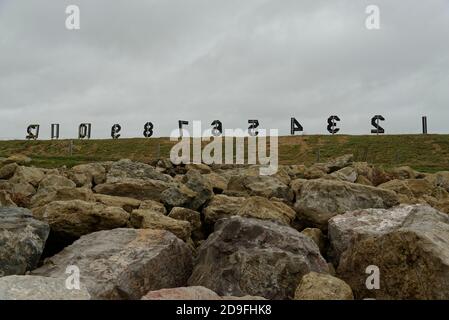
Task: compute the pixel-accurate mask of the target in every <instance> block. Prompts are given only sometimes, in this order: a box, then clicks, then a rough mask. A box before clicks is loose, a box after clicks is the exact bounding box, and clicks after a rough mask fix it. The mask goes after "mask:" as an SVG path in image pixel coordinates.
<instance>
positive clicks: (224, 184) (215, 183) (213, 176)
mask: <svg viewBox="0 0 449 320" xmlns="http://www.w3.org/2000/svg"><path fill="white" fill-rule="evenodd" d="M203 178H204V179H205V180H206V181H207V183H208V184H209V185H210V186H211V187H212V190H213V191H214V193H215V194H220V193H222V192H223V191H225V190H226V189H227V188H228V182H229V181H228V178H226V177H224V176H223V175H219V174H218V173H215V172H212V173H208V174H203Z"/></svg>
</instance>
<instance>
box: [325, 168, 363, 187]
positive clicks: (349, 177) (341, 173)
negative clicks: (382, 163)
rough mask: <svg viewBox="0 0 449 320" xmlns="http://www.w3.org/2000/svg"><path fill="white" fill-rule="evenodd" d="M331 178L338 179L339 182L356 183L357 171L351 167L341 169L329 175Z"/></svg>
mask: <svg viewBox="0 0 449 320" xmlns="http://www.w3.org/2000/svg"><path fill="white" fill-rule="evenodd" d="M330 177H331V178H334V179H338V180H341V181H347V182H352V183H354V182H356V181H357V178H358V177H359V175H358V174H357V171H356V170H355V169H354V168H352V167H345V168H343V169H340V170H338V171H335V172H333V173H331V174H330Z"/></svg>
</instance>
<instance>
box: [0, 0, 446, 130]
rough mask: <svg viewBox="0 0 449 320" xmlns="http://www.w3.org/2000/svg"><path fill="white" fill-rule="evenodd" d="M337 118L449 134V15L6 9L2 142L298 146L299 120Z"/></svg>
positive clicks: (1, 36)
mask: <svg viewBox="0 0 449 320" xmlns="http://www.w3.org/2000/svg"><path fill="white" fill-rule="evenodd" d="M70 4H76V5H78V6H79V7H80V10H81V30H77V31H69V30H67V29H66V27H65V20H66V17H67V15H66V14H65V9H66V6H67V5H70ZM369 4H376V5H378V6H379V7H380V10H381V11H380V13H381V16H380V18H381V29H380V30H367V29H366V27H365V19H366V17H367V14H366V13H365V9H366V6H367V5H369ZM332 114H336V115H338V116H340V118H341V120H342V121H341V123H340V125H339V126H340V127H341V133H349V134H366V133H369V132H370V129H371V127H370V119H371V117H372V116H373V115H375V114H382V115H383V116H384V117H385V118H386V121H385V123H384V125H383V127H384V128H385V129H386V131H387V133H419V132H420V130H421V116H422V115H427V116H428V117H429V131H430V132H435V133H449V1H448V0H426V1H422V0H394V1H392V0H371V1H365V0H332V1H331V0H327V1H321V0H309V1H302V0H244V1H242V0H139V1H130V0H114V1H111V0H71V1H66V0H39V1H29V0H0V120H1V125H0V138H3V139H5V138H24V136H25V129H26V127H27V125H28V124H31V123H39V124H41V137H42V138H48V137H49V135H50V124H51V123H60V124H61V136H62V138H67V137H76V135H77V126H78V124H79V123H81V122H91V123H92V124H93V132H92V133H93V137H94V138H107V137H108V136H109V133H110V127H111V126H112V125H113V124H114V123H120V124H121V125H122V127H123V129H122V131H123V132H122V136H123V137H139V136H141V135H142V131H143V125H144V123H145V122H147V121H152V122H153V123H154V125H155V134H156V135H157V136H167V135H168V134H169V133H170V132H171V130H173V129H175V128H176V127H177V121H178V120H180V119H182V120H202V121H203V123H204V125H205V126H206V125H208V124H210V122H212V121H213V120H215V119H219V120H221V121H222V122H223V125H224V127H226V128H246V127H247V120H248V119H259V121H260V123H261V126H262V127H264V128H267V129H268V128H277V129H279V130H280V133H281V134H289V131H290V118H291V117H292V116H295V117H296V118H297V119H298V120H299V121H300V122H301V124H302V125H303V126H304V129H305V132H306V133H309V134H312V133H327V131H326V126H327V124H326V119H327V118H328V117H329V116H330V115H332Z"/></svg>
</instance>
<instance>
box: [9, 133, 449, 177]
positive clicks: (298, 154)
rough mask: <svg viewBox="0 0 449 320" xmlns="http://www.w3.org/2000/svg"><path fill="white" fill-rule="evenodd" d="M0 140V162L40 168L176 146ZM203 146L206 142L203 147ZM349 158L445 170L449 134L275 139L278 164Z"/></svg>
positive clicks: (158, 141)
mask: <svg viewBox="0 0 449 320" xmlns="http://www.w3.org/2000/svg"><path fill="white" fill-rule="evenodd" d="M72 141H73V149H72V154H70V153H69V146H70V140H57V141H47V140H46V141H23V140H13V141H0V157H7V156H10V155H12V154H17V153H21V154H25V155H28V156H30V157H31V158H32V159H33V162H32V165H35V166H39V167H46V168H52V167H60V166H63V165H65V166H68V167H71V166H74V165H77V164H81V163H87V162H92V161H104V160H118V159H122V158H129V159H133V160H138V161H144V162H148V161H150V160H153V159H157V158H159V157H168V156H169V152H170V149H171V147H172V146H173V145H174V144H175V142H170V141H169V139H167V138H151V139H141V138H136V139H119V140H72ZM203 144H204V145H205V144H207V142H205V143H203ZM347 153H352V154H354V156H355V159H356V160H357V161H368V162H370V163H374V164H376V165H380V166H384V167H386V168H389V167H393V166H401V165H409V166H411V167H413V168H414V169H416V170H420V171H424V172H435V171H441V170H449V135H384V136H348V135H336V136H330V135H329V136H318V135H313V136H294V137H293V136H290V137H288V136H286V137H280V138H279V158H280V159H279V162H280V163H281V164H307V165H310V164H312V163H314V162H317V161H321V162H322V161H326V160H328V159H330V158H333V157H336V156H340V155H343V154H347Z"/></svg>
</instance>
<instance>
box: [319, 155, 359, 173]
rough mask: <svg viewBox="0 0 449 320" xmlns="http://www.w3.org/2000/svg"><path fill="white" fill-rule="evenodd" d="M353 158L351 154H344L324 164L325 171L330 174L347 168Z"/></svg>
mask: <svg viewBox="0 0 449 320" xmlns="http://www.w3.org/2000/svg"><path fill="white" fill-rule="evenodd" d="M353 159H354V156H353V155H352V154H345V155H342V156H340V157H337V158H334V159H331V160H329V161H328V162H326V163H325V164H324V167H325V168H326V171H327V172H328V173H332V172H334V171H338V170H341V169H343V168H345V167H348V166H350V165H351V164H352V161H353Z"/></svg>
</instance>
